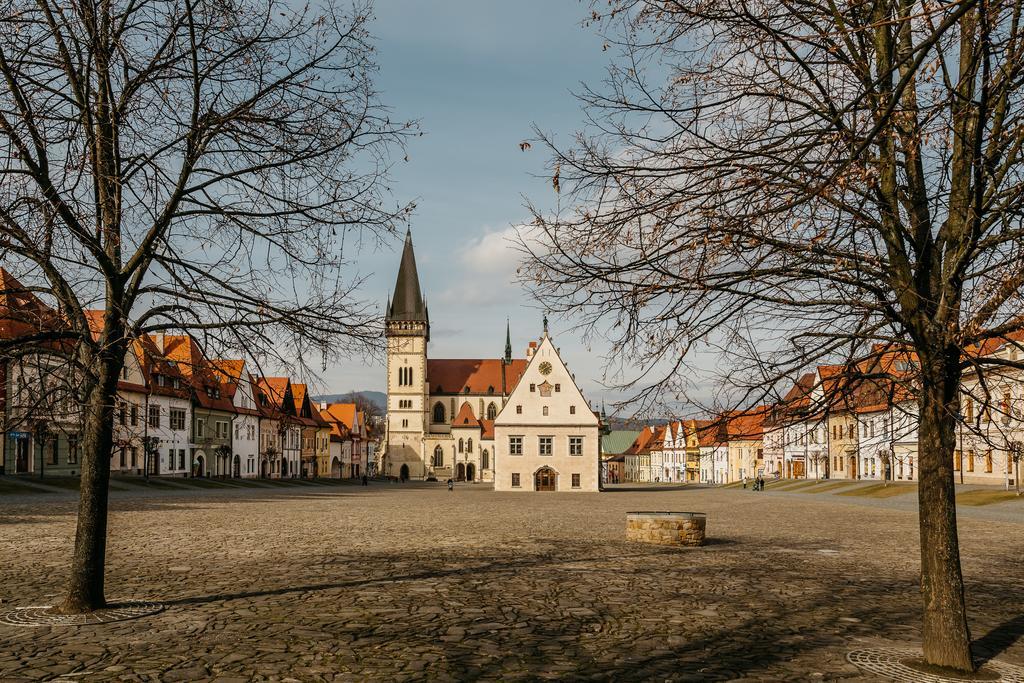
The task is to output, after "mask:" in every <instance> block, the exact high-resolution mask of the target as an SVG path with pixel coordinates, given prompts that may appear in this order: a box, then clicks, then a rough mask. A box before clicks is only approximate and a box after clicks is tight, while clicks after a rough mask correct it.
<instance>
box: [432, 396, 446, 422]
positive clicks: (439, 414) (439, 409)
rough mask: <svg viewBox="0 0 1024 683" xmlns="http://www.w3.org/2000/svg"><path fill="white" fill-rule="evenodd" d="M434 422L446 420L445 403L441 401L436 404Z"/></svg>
mask: <svg viewBox="0 0 1024 683" xmlns="http://www.w3.org/2000/svg"><path fill="white" fill-rule="evenodd" d="M434 422H435V423H441V422H444V404H443V403H441V402H440V401H438V402H437V403H435V404H434Z"/></svg>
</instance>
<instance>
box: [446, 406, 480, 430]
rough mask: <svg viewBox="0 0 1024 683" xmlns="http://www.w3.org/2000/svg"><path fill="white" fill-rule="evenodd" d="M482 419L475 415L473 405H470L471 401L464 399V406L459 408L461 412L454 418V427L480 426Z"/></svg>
mask: <svg viewBox="0 0 1024 683" xmlns="http://www.w3.org/2000/svg"><path fill="white" fill-rule="evenodd" d="M479 426H480V420H478V419H476V416H475V415H473V407H472V406H471V405H469V401H463V402H462V407H461V408H459V414H458V415H456V416H455V419H454V420H452V427H453V428H455V427H479Z"/></svg>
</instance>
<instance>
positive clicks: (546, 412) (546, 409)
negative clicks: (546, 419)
mask: <svg viewBox="0 0 1024 683" xmlns="http://www.w3.org/2000/svg"><path fill="white" fill-rule="evenodd" d="M547 414H548V407H547V406H544V415H545V416H547Z"/></svg>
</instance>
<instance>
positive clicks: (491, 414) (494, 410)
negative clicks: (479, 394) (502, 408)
mask: <svg viewBox="0 0 1024 683" xmlns="http://www.w3.org/2000/svg"><path fill="white" fill-rule="evenodd" d="M496 417H498V407H497V406H496V405H494V403H493V402H491V404H490V405H489V406H487V419H488V420H493V419H494V418H496Z"/></svg>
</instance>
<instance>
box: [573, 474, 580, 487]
mask: <svg viewBox="0 0 1024 683" xmlns="http://www.w3.org/2000/svg"><path fill="white" fill-rule="evenodd" d="M572 487H573V488H574V489H578V488H579V487H580V475H579V472H573V473H572Z"/></svg>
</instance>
